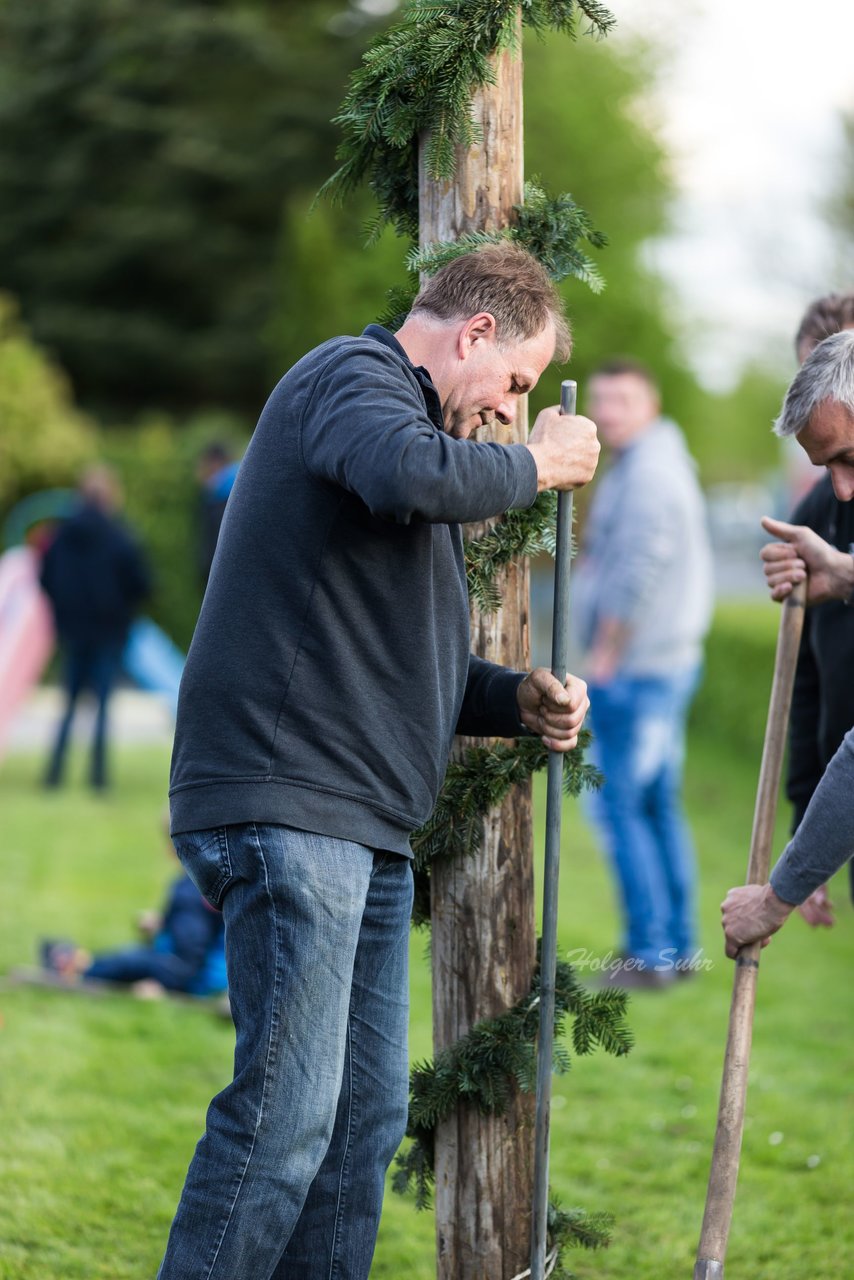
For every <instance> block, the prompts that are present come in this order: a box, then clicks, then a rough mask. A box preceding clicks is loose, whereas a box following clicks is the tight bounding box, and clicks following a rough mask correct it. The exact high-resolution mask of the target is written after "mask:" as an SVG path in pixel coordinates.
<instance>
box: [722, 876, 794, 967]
mask: <svg viewBox="0 0 854 1280" xmlns="http://www.w3.org/2000/svg"><path fill="white" fill-rule="evenodd" d="M792 911H794V907H793V906H792V904H791V903H789V902H784V901H783V899H782V898H778V897H777V895H776V893H775V892H774V890H773V889H772V888H771V886H770V884H745V885H741V886H740V887H739V888H737V889H730V891H729V893H728V894H727V896H726V897H725V898H724V900H723V902H722V903H721V925H722V926H723V931H724V937H725V939H726V953H727V955H728V956H729V958H730V960H734V959H735V957H736V956H737V955H738V952H739V951H740V950H741V948H742V947H746V946H747V945H748V944H749V943H751V942H758V941H759V940H760V939H761V940H762V945H763V947H764V946H766V945H767V943H768V942H769V940H770V938H771V934H772V933H776V932H777V930H778V929H779V928H780V927H781V925H783V924H785V923H786V920H787V919H788V918H789V916H790V914H791V913H792Z"/></svg>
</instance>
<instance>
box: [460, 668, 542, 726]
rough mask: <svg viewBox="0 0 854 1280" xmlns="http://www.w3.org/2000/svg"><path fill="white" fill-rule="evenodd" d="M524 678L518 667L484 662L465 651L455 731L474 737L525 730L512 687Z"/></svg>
mask: <svg viewBox="0 0 854 1280" xmlns="http://www.w3.org/2000/svg"><path fill="white" fill-rule="evenodd" d="M524 679H525V673H524V672H522V671H511V670H510V669H509V668H507V667H500V666H497V665H496V663H494V662H487V661H486V660H485V659H484V658H478V657H477V656H476V655H475V654H473V653H472V654H469V669H468V678H467V680H466V691H465V695H464V697H463V705H462V708H461V710H460V717H459V720H458V721H457V730H456V731H457V733H465V734H469V735H470V736H471V737H474V738H519V737H523V736H527V735H528V730H527V729H526V728H525V726H524V725H523V724H522V721H521V720H520V719H519V704H518V702H517V701H516V690H517V689H518V688H519V685H520V684H521V683H522V681H523V680H524Z"/></svg>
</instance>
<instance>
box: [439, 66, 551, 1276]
mask: <svg viewBox="0 0 854 1280" xmlns="http://www.w3.org/2000/svg"><path fill="white" fill-rule="evenodd" d="M495 68H496V73H497V82H496V84H495V85H494V86H490V87H487V88H486V89H485V90H483V91H482V92H480V93H478V95H477V96H476V98H475V100H474V102H473V104H472V111H473V115H474V118H475V119H476V120H477V122H478V123H479V125H480V127H481V130H482V139H481V141H480V143H478V145H477V146H475V147H474V148H472V150H471V151H463V150H460V151H459V153H458V155H457V171H456V178H455V179H454V181H453V182H434V181H433V180H431V179H429V178H428V176H427V175H426V174H425V172H424V165H423V147H422V165H421V175H420V239H421V243H422V244H427V243H430V242H433V241H436V240H454V239H456V238H457V237H458V236H460V235H461V234H462V233H464V232H466V231H481V230H496V229H499V228H501V227H504V226H506V225H507V224H508V222H509V221H510V219H511V217H512V208H513V205H514V204H518V203H519V202H520V201H521V198H522V182H523V178H522V64H521V59H519V58H513V57H511V56H510V55H509V54H503V55H501V56H500V57H498V58H496V60H495ZM487 431H493V429H492V428H484V429H483V431H482V432H479V433H478V439H483V438H487V439H489V438H491V439H500V440H501V441H502V442H503V443H511V442H517V443H518V442H524V441H525V440H526V439H527V409H526V406H525V404H524V403H520V405H519V407H518V409H517V417H516V421H515V422H514V423H513V424H512V426H511V427H509V428H508V427H502V426H501V425H500V424H496V429H495V430H494V432H493V434H492V435H491V436H490V435H487V434H485V433H486V432H487ZM466 532H467V534H468V535H469V536H476V535H477V533H478V532H483V528H480V529H479V530H478V529H477V528H471V527H470V528H469V529H467V531H466ZM498 585H499V588H500V590H501V593H502V597H503V605H502V607H501V609H500V610H499V611H498V612H497V613H495V614H480V613H479V612H478V611H477V610H473V611H472V650H473V651H474V652H475V653H477V654H479V655H480V656H482V657H484V658H488V659H489V660H490V661H492V662H498V663H501V664H503V665H505V666H511V667H516V668H517V669H526V668H527V667H528V665H529V653H530V646H529V628H528V617H529V607H530V605H529V575H528V566H527V562H525V561H523V562H520V563H517V564H514V565H511V566H510V567H509V569H508V570H507V571H506V572H505V573H504V574H503V575H502V577H501V579H500V581H499V584H498ZM474 741H475V740H473V739H460V740H458V749H460V750H463V749H465V747H466V746H468V745H472V744H473V742H474ZM431 878H432V889H431V893H432V961H433V1041H434V1048H435V1050H436V1052H438V1051H440V1050H441V1049H443V1048H445V1047H446V1046H447V1045H449V1044H452V1043H453V1042H454V1041H455V1040H457V1039H458V1038H459V1037H460V1036H462V1035H464V1034H465V1033H466V1032H467V1031H468V1030H469V1029H470V1028H471V1027H472V1025H473V1024H474V1023H475V1022H478V1021H480V1020H481V1019H483V1018H486V1017H492V1016H494V1015H496V1014H499V1013H501V1012H503V1011H504V1010H505V1009H507V1008H508V1007H509V1006H511V1005H513V1004H515V1003H516V1001H517V1000H518V999H520V997H522V996H523V995H524V994H525V993H526V992H527V991H529V990H530V985H531V979H532V976H533V970H534V963H535V949H536V942H535V931H534V884H533V840H532V823H531V791H530V786H527V787H521V788H517V789H516V790H515V791H514V792H513V793H511V794H510V795H509V796H508V798H507V800H506V801H505V803H504V804H503V805H502V806H501V808H500V809H498V810H496V811H494V812H493V813H491V814H490V815H489V816H488V818H487V819H486V820H485V822H484V838H483V848H482V851H481V853H480V855H479V856H478V857H477V858H476V859H474V860H471V861H469V860H465V861H462V862H457V863H452V864H450V865H446V866H442V864H441V863H440V864H439V865H437V866H436V867H435V868H434V869H433V872H432V877H431ZM532 1176H533V1098H532V1097H530V1096H528V1095H522V1094H519V1093H518V1091H517V1093H516V1094H515V1096H514V1098H513V1102H512V1104H511V1107H510V1109H509V1110H508V1112H507V1113H506V1114H505V1115H502V1116H496V1117H490V1116H483V1115H481V1114H480V1113H479V1112H478V1111H477V1110H476V1109H475V1108H473V1107H469V1106H466V1105H461V1106H460V1107H459V1108H458V1109H457V1111H456V1113H455V1114H454V1115H453V1116H451V1117H450V1118H449V1119H448V1120H447V1121H445V1122H443V1123H442V1124H440V1125H439V1127H438V1130H437V1133H436V1195H435V1204H436V1240H437V1275H438V1277H439V1280H511V1277H513V1276H515V1275H516V1274H517V1273H518V1272H519V1271H522V1270H524V1269H525V1267H527V1265H528V1255H529V1233H530V1198H531V1186H532Z"/></svg>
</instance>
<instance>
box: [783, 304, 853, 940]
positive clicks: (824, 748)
mask: <svg viewBox="0 0 854 1280" xmlns="http://www.w3.org/2000/svg"><path fill="white" fill-rule="evenodd" d="M851 328H854V290H847V291H845V292H842V293H829V294H825V295H824V296H823V297H821V298H817V299H816V300H815V301H814V302H811V303H810V305H809V306H808V307H807V309H806V311H805V312H804V315H803V317H802V319H801V323H800V325H799V327H798V332H797V335H796V337H795V354H796V355H797V359H798V363H799V364H803V363H804V361H805V360H806V359H807V358H808V357H809V356H810V355H811V354H812V352H813V351H814V350H815V348H816V347H817V346H818V344H819V343H820V342H822V341H823V340H824V339H825V338H828V337H830V336H831V334H834V333H840V332H842V331H843V330H845V329H851ZM765 527H766V529H767V530H768V532H769V533H772V534H774V536H775V537H776V538H780V539H782V540H783V542H782V545H781V544H780V543H777V544H774V545H769V546H766V547H764V548H763V550H762V552H761V556H762V561H763V564H764V567H765V572H766V574H767V575H768V578H769V583H770V585H771V595H772V599H780V598H781V597H782V596H783V595H785V594H786V593H787V592H788V590H789V586H788V584H787V585H785V586H784V587H783V588H782V589H778V586H777V583H778V580H779V577H780V574H781V572H782V573H783V574H785V573H787V572H788V567H787V566H788V562H789V561H790V560H792V559H794V558H796V552H795V550H794V549H793V545H792V543H793V539H794V540H795V542H797V540H799V539H802V538H804V537H806V538H809V531H810V530H812V531H813V533H814V534H817V535H818V537H819V538H821V539H822V540H823V541H824V542H825V543H827V544H828V546H829V547H831V548H835V549H836V550H837V551H839V552H842V553H843V559H842V567H843V570H847V568H848V560H847V552H848V551H849V550H850V548H851V546H852V545H854V503H848V502H843V501H840V499H839V498H837V496H836V494H835V493H834V492H833V483H832V479H831V476H830V474H829V473H825V474H824V475H823V476H822V477H821V479H820V480H819V481H818V482H817V483H815V484H813V485H812V486H811V488H810V489H809V492H807V493H806V494H805V495H804V496H803V497H802V498H801V501H800V502H799V503H798V505H797V507H796V508H795V511H794V512H793V514H792V515H791V517H790V520H789V522H788V523H784V522H783V521H779V520H778V521H770V520H769V521H767V523H766V526H765ZM813 542H814V545H815V546H820V543H818V542H815V541H814V540H813ZM852 670H854V609H851V608H849V607H848V606H847V605H846V604H845V602H844V600H838V599H837V600H834V599H829V600H824V601H823V602H822V603H819V604H816V603H812V605H811V607H810V609H809V610H808V611H807V614H806V617H805V618H804V626H803V633H802V635H801V644H800V649H799V652H798V663H797V668H796V670H795V684H794V689H793V691H792V709H791V712H790V714H789V735H788V736H789V741H788V752H787V758H786V795H787V797H788V799H789V802H790V803H791V805H792V835H794V833H795V832H796V831H797V829H798V826H799V825H800V823H801V822H802V820H803V816H804V814H805V813H806V809H807V805H808V804H809V802H810V800H811V799H812V796H813V792H814V791H815V789H816V787H817V786H818V784H819V782H820V781H821V777H822V774H823V773H824V771H825V769H826V768H827V766H828V764H829V762H830V761H831V760H832V759H833V756H834V755H835V754H836V752H837V750H838V749H839V746H840V744H841V742H842V739H843V738H844V737H845V734H846V733H847V732H848V730H849V729H850V728H851V727H852V725H854V681H852V679H851V671H852ZM850 869H851V871H852V888H854V864H852V865H851V868H850ZM799 910H800V913H801V915H802V916H803V917H804V919H805V920H806V921H807V922H808V923H809V924H810V925H813V926H816V925H825V926H830V925H832V924H833V904H832V902H831V901H830V898H829V896H828V890H827V886H826V885H821V886H820V887H819V888H818V889H816V891H815V893H813V894H811V895H810V897H809V898H808V899H807V900H806V902H803V903H801V905H800V907H799Z"/></svg>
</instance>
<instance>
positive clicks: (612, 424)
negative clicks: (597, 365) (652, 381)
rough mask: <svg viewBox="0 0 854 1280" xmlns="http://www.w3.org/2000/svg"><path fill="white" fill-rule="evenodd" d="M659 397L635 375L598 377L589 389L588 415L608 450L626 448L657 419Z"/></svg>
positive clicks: (593, 380)
mask: <svg viewBox="0 0 854 1280" xmlns="http://www.w3.org/2000/svg"><path fill="white" fill-rule="evenodd" d="M659 407H660V406H659V402H658V394H657V392H656V391H655V389H654V388H653V387H651V386H650V385H649V383H648V382H647V381H646V379H645V378H641V377H640V376H639V375H638V374H636V373H616V374H605V373H602V374H599V375H598V376H597V377H595V378H591V380H590V384H589V386H588V389H587V412H588V414H589V416H590V417H591V418H592V419H593V421H594V422H595V423H596V426H597V428H598V430H599V435H600V436H601V438H602V440H604V442H605V444H606V445H607V446H608V448H609V449H624V448H625V447H626V446H627V445H629V444H631V442H632V441H633V440H634V439H635V438H636V437H637V436H639V435H642V434H643V432H644V431H645V430H646V429H647V427H648V426H649V425H650V423H651V422H654V421H655V419H656V418H657V417H658V411H659Z"/></svg>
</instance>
